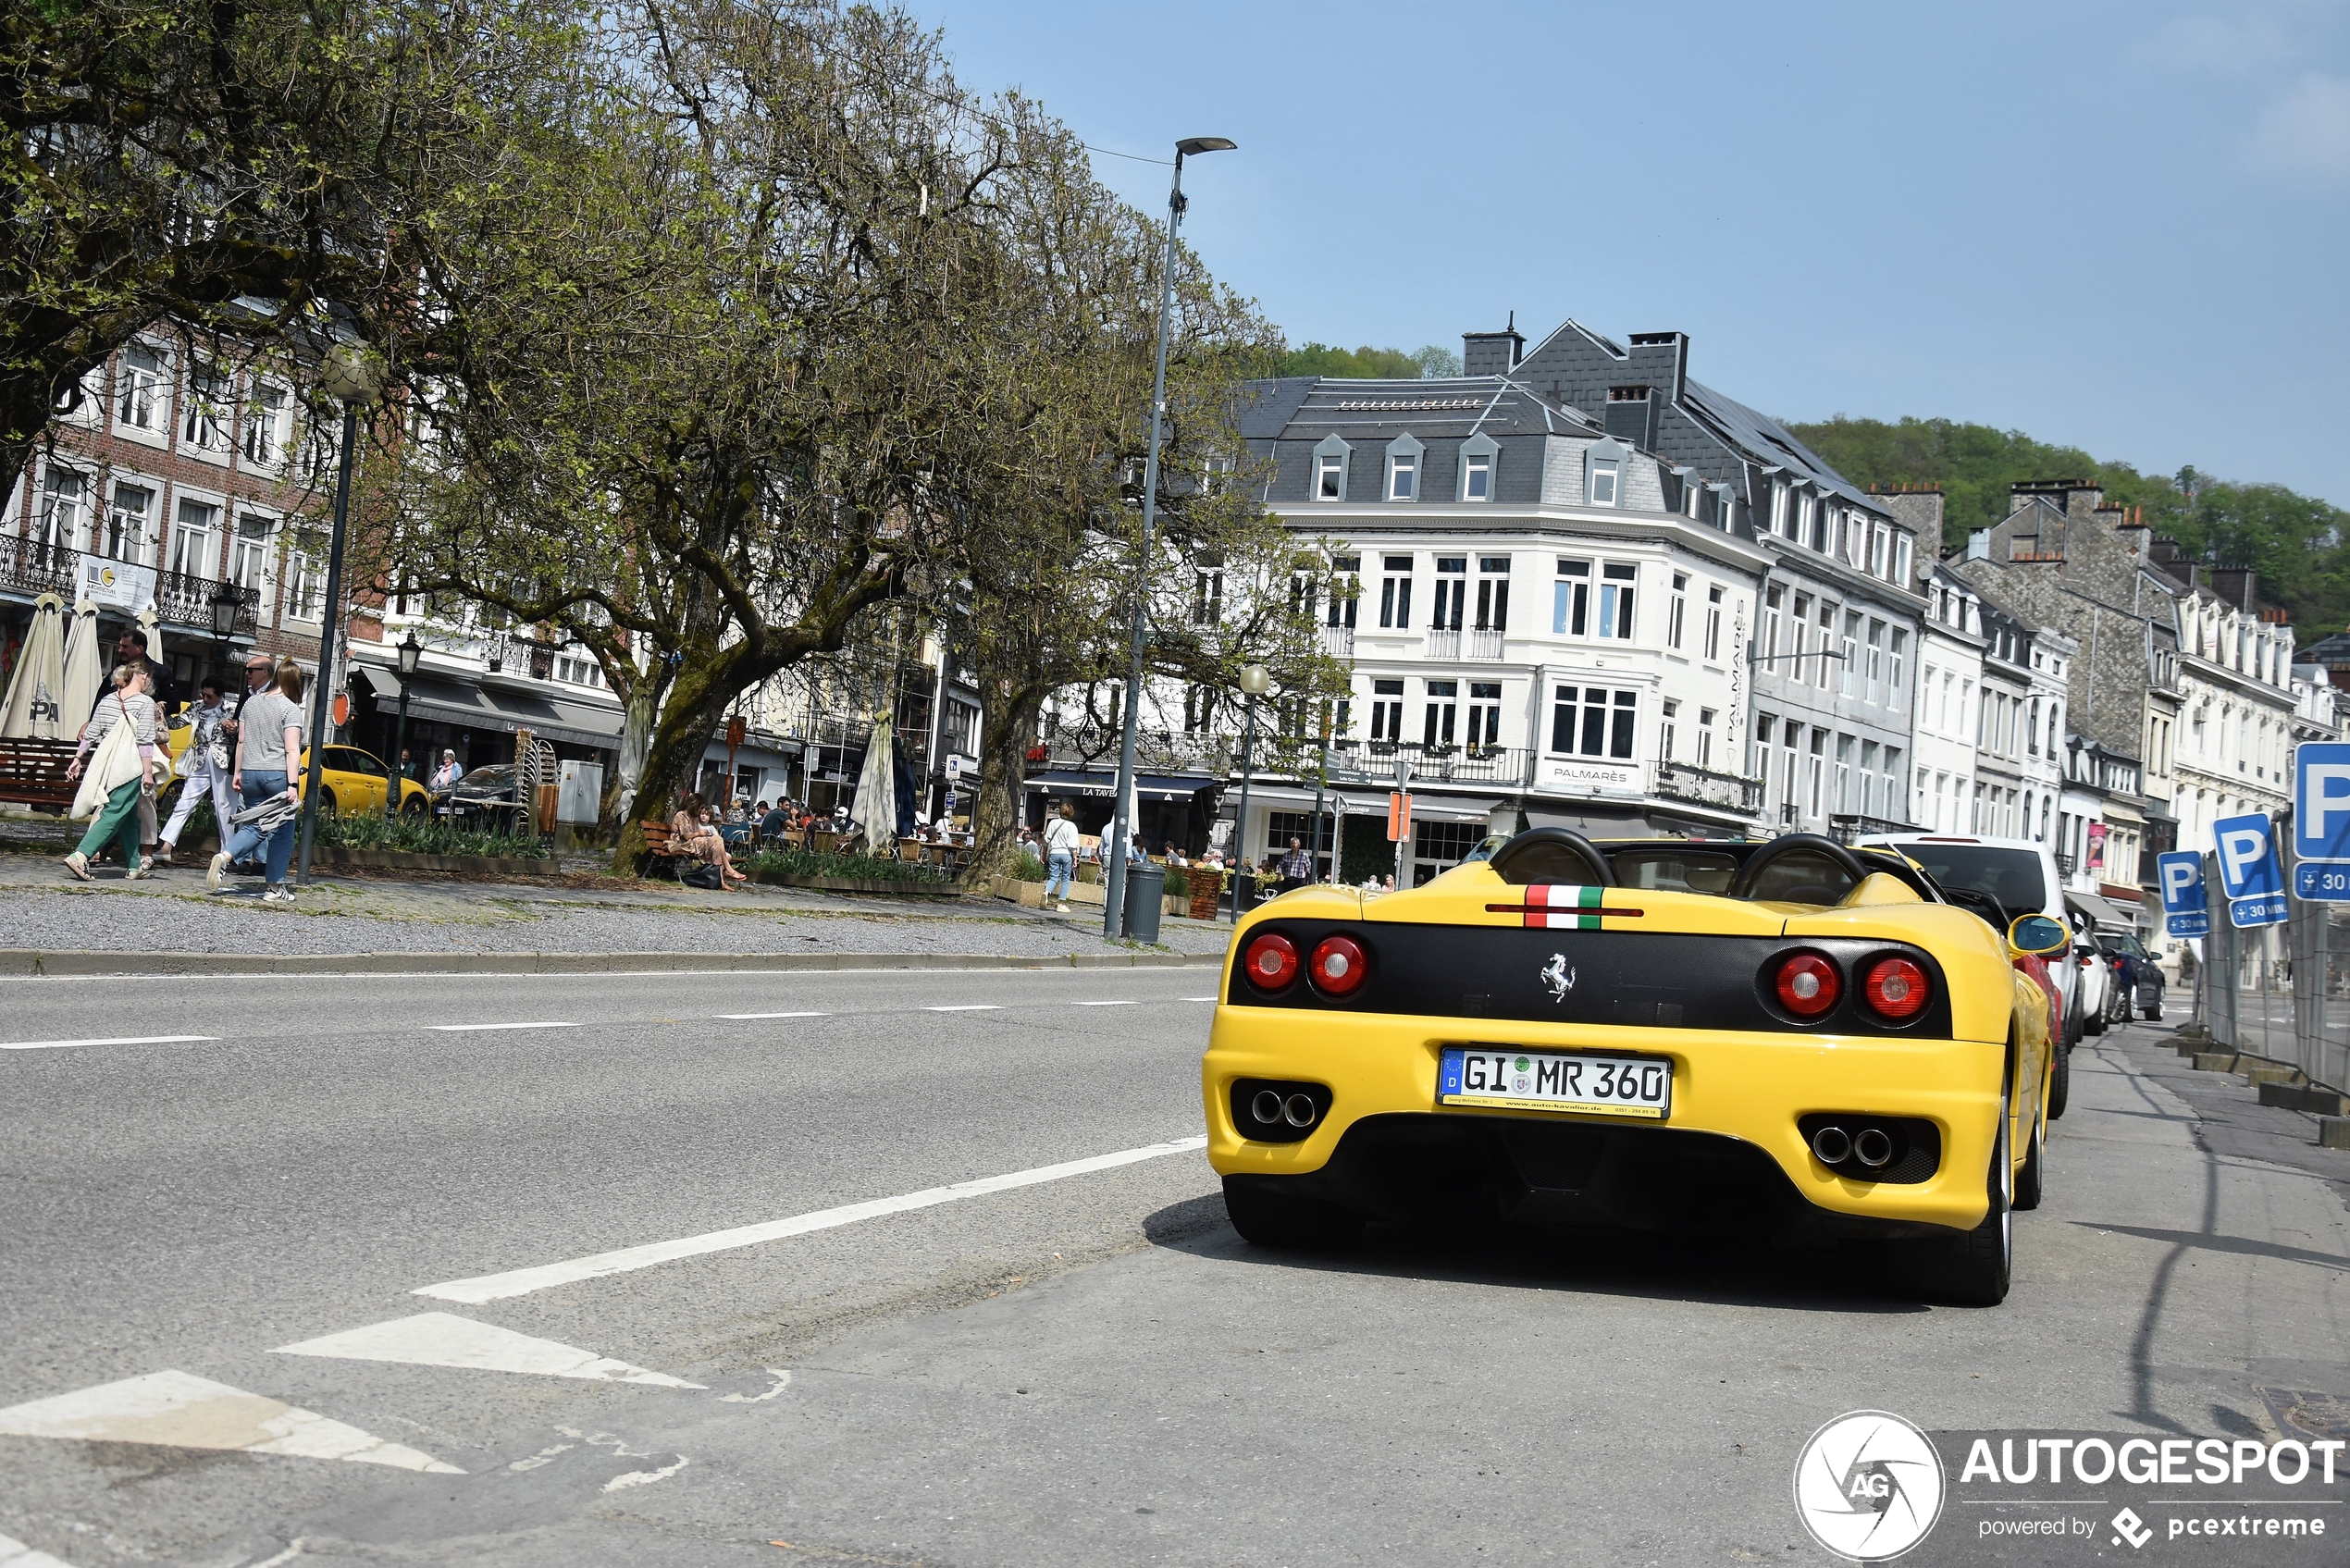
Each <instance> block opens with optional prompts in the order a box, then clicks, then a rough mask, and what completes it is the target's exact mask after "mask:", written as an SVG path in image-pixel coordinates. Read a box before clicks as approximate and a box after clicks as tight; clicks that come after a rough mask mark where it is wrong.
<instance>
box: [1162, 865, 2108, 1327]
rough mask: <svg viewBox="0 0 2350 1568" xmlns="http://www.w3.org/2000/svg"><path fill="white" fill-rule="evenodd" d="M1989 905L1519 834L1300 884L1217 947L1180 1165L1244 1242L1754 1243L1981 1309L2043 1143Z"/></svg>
mask: <svg viewBox="0 0 2350 1568" xmlns="http://www.w3.org/2000/svg"><path fill="white" fill-rule="evenodd" d="M1952 896H1957V895H1952ZM1985 902H1987V901H1985ZM1991 917H1998V918H2001V919H2004V912H2003V911H1998V910H1996V909H1992V910H1988V911H1985V910H1984V909H1981V908H1978V907H1972V906H1968V905H1964V904H1962V903H1959V902H1952V901H1950V900H1949V898H1946V896H1945V895H1944V894H1943V892H1942V890H1941V889H1940V888H1939V887H1938V886H1937V885H1936V883H1935V882H1934V881H1933V879H1932V878H1931V877H1929V876H1927V875H1926V874H1925V873H1924V872H1923V871H1922V870H1919V869H1918V868H1917V867H1916V866H1915V865H1913V864H1912V863H1911V862H1910V861H1909V860H1907V859H1905V858H1901V857H1900V856H1899V855H1898V854H1894V853H1890V852H1873V851H1867V850H1858V851H1856V850H1852V849H1848V848H1846V847H1845V846H1842V845H1840V844H1837V842H1836V841H1834V840H1833V839H1829V838H1824V837H1822V836H1819V835H1817V834H1810V833H1796V834H1790V835H1787V836H1786V837H1782V838H1778V839H1775V840H1772V841H1770V842H1768V843H1719V842H1699V841H1685V840H1680V839H1650V840H1639V841H1631V842H1609V843H1606V844H1604V845H1600V844H1594V843H1592V842H1591V841H1590V840H1589V839H1587V838H1584V837H1583V836H1581V835H1580V834H1577V833H1570V832H1568V831H1566V830H1565V829H1559V828H1537V829H1534V830H1532V831H1530V832H1527V833H1520V834H1518V835H1517V836H1516V837H1515V838H1513V839H1511V840H1510V841H1509V842H1508V843H1507V844H1506V845H1503V846H1501V847H1500V848H1499V849H1497V850H1496V851H1495V852H1494V853H1493V854H1492V856H1491V858H1490V859H1489V860H1482V861H1472V862H1470V863H1468V864H1466V865H1462V866H1459V867H1456V868H1454V869H1453V870H1450V871H1447V872H1446V873H1444V874H1443V875H1441V876H1440V877H1437V878H1436V879H1435V880H1433V881H1432V882H1429V883H1426V884H1425V885H1423V886H1421V887H1417V888H1415V889H1413V890H1411V891H1410V892H1407V893H1396V894H1390V895H1385V896H1383V897H1366V896H1364V895H1360V894H1356V893H1354V892H1350V891H1347V890H1344V889H1339V888H1309V889H1301V890H1299V891H1297V892H1294V893H1292V894H1289V895H1285V896H1283V897H1280V898H1278V899H1275V900H1273V901H1272V902H1270V903H1268V904H1267V905H1265V906H1264V907H1261V908H1259V909H1258V910H1257V911H1256V912H1255V913H1254V914H1253V915H1251V916H1250V917H1249V918H1248V919H1247V920H1244V921H1243V922H1242V925H1241V927H1240V929H1239V930H1238V931H1237V932H1235V933H1234V936H1233V940H1232V945H1231V952H1230V954H1229V955H1228V957H1227V958H1226V962H1225V975H1224V982H1223V992H1222V996H1221V1000H1220V1003H1219V1005H1218V1007H1217V1009H1216V1021H1215V1026H1214V1032H1213V1034H1212V1036H1211V1039H1210V1043H1209V1047H1208V1051H1207V1056H1206V1060H1205V1062H1204V1063H1203V1065H1202V1078H1203V1087H1204V1092H1205V1096H1206V1108H1207V1127H1208V1157H1209V1159H1210V1161H1211V1162H1212V1163H1213V1164H1214V1166H1215V1168H1216V1170H1217V1171H1218V1174H1219V1175H1221V1176H1222V1177H1223V1179H1224V1201H1225V1205H1226V1208H1227V1210H1228V1211H1229V1212H1230V1214H1231V1219H1232V1223H1233V1225H1234V1226H1235V1227H1236V1228H1238V1229H1239V1230H1240V1232H1241V1234H1242V1235H1243V1236H1244V1237H1246V1238H1247V1239H1248V1240H1250V1241H1255V1242H1260V1243H1265V1244H1271V1245H1314V1244H1331V1243H1336V1242H1341V1241H1345V1240H1348V1239H1349V1238H1351V1237H1352V1236H1354V1234H1355V1233H1357V1232H1358V1231H1359V1230H1360V1228H1361V1227H1362V1225H1363V1223H1364V1222H1365V1221H1366V1220H1408V1219H1413V1218H1416V1217H1437V1216H1457V1215H1460V1214H1462V1213H1464V1212H1470V1213H1477V1212H1482V1213H1484V1214H1488V1215H1502V1216H1511V1217H1514V1218H1520V1219H1526V1220H1529V1221H1534V1222H1538V1223H1545V1224H1549V1225H1553V1226H1562V1227H1629V1228H1703V1227H1709V1226H1715V1225H1725V1224H1742V1225H1756V1226H1761V1227H1762V1228H1766V1229H1768V1230H1769V1231H1771V1232H1772V1233H1773V1234H1775V1236H1777V1237H1778V1238H1780V1239H1782V1240H1786V1241H1792V1242H1796V1243H1798V1244H1828V1243H1836V1242H1840V1241H1887V1242H1895V1243H1899V1245H1900V1247H1901V1250H1903V1251H1905V1252H1907V1253H1909V1254H1910V1260H1911V1264H1912V1266H1913V1269H1914V1278H1916V1281H1917V1283H1918V1284H1919V1285H1920V1286H1921V1287H1922V1288H1923V1290H1925V1291H1926V1292H1927V1293H1928V1294H1930V1295H1933V1296H1936V1297H1938V1298H1941V1299H1946V1300H1950V1301H1955V1302H1961V1303H1976V1304H1983V1305H1989V1304H1993V1303H1997V1302H1999V1301H2000V1300H2002V1299H2003V1298H2004V1297H2005V1296H2006V1294H2007V1290H2008V1278H2009V1270H2010V1256H2011V1253H2012V1229H2011V1225H2010V1212H2011V1211H2012V1210H2014V1209H2028V1208H2031V1207H2033V1206H2035V1204H2038V1202H2039V1201H2040V1187H2041V1181H2042V1172H2043V1159H2042V1152H2043V1149H2044V1147H2045V1145H2046V1142H2047V1085H2048V1078H2049V1073H2050V1070H2051V1066H2052V1055H2051V1052H2050V1050H2049V1044H2048V1006H2047V995H2046V993H2045V992H2044V991H2043V990H2042V989H2041V987H2040V985H2039V984H2038V982H2036V981H2035V980H2034V979H2032V978H2030V977H2029V976H2028V975H2027V974H2025V973H2022V972H2019V966H2021V967H2022V968H2024V969H2029V968H2031V967H2032V966H2033V959H2034V956H2035V954H2042V953H2047V952H2052V951H2059V950H2060V949H2061V948H2062V946H2063V945H2064V943H2065V942H2066V940H2067V939H2068V938H2067V935H2066V933H2065V932H2064V930H2063V928H2062V927H2061V926H2060V925H2059V924H2058V923H2057V922H2056V921H2054V920H2048V919H2047V918H2046V917H2045V916H2037V915H2025V916H2023V917H2022V918H2019V919H2017V920H2015V921H2014V922H2013V923H2012V924H2011V925H2009V926H2008V927H2007V929H2006V930H2005V931H2004V932H2002V930H2001V929H2000V928H1999V926H1997V925H1995V924H1993V923H1991ZM2044 927H2045V928H2046V929H2042V928H2044Z"/></svg>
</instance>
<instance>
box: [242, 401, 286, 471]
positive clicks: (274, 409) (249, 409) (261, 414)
mask: <svg viewBox="0 0 2350 1568" xmlns="http://www.w3.org/2000/svg"><path fill="white" fill-rule="evenodd" d="M292 418H293V414H292V399H291V396H290V395H289V394H288V393H287V391H286V389H284V388H283V387H279V386H276V385H274V384H272V383H270V382H267V381H261V380H256V381H254V384H253V396H252V398H251V399H250V400H249V401H247V402H246V403H245V440H244V451H245V461H246V462H247V463H254V464H256V465H258V466H261V467H265V468H274V467H276V466H277V465H278V463H279V462H281V461H282V460H283V459H284V457H285V451H286V441H287V438H288V435H289V432H290V429H291V424H292Z"/></svg>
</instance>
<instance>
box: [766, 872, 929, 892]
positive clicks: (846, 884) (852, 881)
mask: <svg viewBox="0 0 2350 1568" xmlns="http://www.w3.org/2000/svg"><path fill="white" fill-rule="evenodd" d="M757 880H758V881H759V882H760V883H761V884H763V885H765V886H768V887H812V888H816V889H818V890H819V891H821V892H824V893H886V894H889V895H892V896H894V897H914V898H960V897H961V896H962V895H963V890H962V888H961V887H960V886H959V885H958V884H957V883H951V882H876V881H872V880H869V879H867V878H864V877H810V876H795V875H790V874H785V875H782V876H764V877H760V878H759V879H757Z"/></svg>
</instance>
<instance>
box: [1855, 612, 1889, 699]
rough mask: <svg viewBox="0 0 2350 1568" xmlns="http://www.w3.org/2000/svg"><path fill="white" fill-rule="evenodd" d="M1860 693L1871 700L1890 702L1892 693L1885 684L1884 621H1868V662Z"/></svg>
mask: <svg viewBox="0 0 2350 1568" xmlns="http://www.w3.org/2000/svg"><path fill="white" fill-rule="evenodd" d="M1862 695H1863V696H1865V697H1866V698H1868V699H1869V700H1870V701H1871V702H1890V701H1891V700H1892V698H1893V694H1892V693H1891V692H1890V691H1888V690H1886V686H1885V623H1884V622H1882V621H1874V620H1873V621H1871V622H1870V623H1869V662H1868V668H1867V670H1866V671H1865V672H1864V673H1863V681H1862Z"/></svg>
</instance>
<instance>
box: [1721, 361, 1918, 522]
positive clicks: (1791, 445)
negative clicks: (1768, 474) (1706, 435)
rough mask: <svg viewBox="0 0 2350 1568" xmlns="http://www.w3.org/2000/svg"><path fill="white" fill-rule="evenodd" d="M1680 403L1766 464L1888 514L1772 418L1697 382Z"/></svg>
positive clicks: (1879, 502)
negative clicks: (1784, 469) (1775, 465)
mask: <svg viewBox="0 0 2350 1568" xmlns="http://www.w3.org/2000/svg"><path fill="white" fill-rule="evenodd" d="M1681 401H1682V405H1683V406H1684V407H1685V408H1687V409H1688V410H1689V412H1691V413H1693V414H1696V415H1697V416H1698V417H1699V418H1701V419H1702V420H1704V421H1706V422H1707V423H1709V424H1711V425H1713V426H1715V427H1716V428H1717V429H1718V430H1720V432H1721V433H1722V435H1723V436H1725V438H1728V440H1729V441H1730V442H1731V444H1732V445H1734V446H1738V447H1742V448H1744V449H1745V450H1746V451H1749V452H1750V453H1752V454H1753V455H1755V456H1757V457H1759V458H1761V459H1762V461H1763V462H1765V463H1777V464H1778V465H1779V466H1781V467H1783V468H1786V469H1787V470H1789V471H1790V472H1791V473H1793V474H1794V475H1796V476H1797V477H1799V478H1806V479H1810V480H1812V481H1813V482H1814V483H1815V484H1817V485H1819V486H1820V487H1821V488H1823V489H1826V490H1831V491H1834V492H1835V493H1836V494H1837V495H1838V496H1840V497H1842V498H1843V499H1844V500H1848V501H1850V502H1852V503H1853V504H1854V505H1856V506H1859V507H1861V508H1862V509H1863V510H1865V511H1869V512H1883V511H1884V510H1885V502H1884V500H1882V499H1881V498H1879V497H1874V496H1871V495H1870V494H1869V493H1868V492H1867V491H1865V490H1863V489H1861V488H1860V487H1859V486H1857V485H1855V484H1853V483H1852V481H1851V480H1849V479H1847V478H1846V477H1845V476H1844V475H1841V474H1838V473H1837V471H1836V470H1835V469H1833V468H1831V467H1829V466H1828V461H1827V459H1825V458H1824V457H1822V456H1821V455H1820V454H1819V453H1818V452H1815V451H1812V449H1811V448H1810V447H1807V446H1805V445H1804V444H1803V443H1802V442H1801V441H1800V440H1797V439H1796V438H1795V433H1794V432H1793V431H1792V430H1789V429H1788V428H1787V426H1784V425H1782V424H1780V423H1779V422H1778V421H1777V420H1775V419H1773V418H1772V417H1771V416H1770V415H1769V414H1758V413H1756V412H1755V411H1754V410H1752V409H1750V408H1749V407H1747V406H1746V405H1745V404H1744V403H1742V402H1740V401H1738V400H1737V399H1736V398H1732V397H1728V396H1725V394H1723V393H1721V392H1717V391H1715V390H1714V389H1713V388H1711V387H1708V386H1706V385H1704V384H1703V383H1702V382H1700V381H1695V380H1692V381H1690V382H1688V386H1687V389H1686V390H1685V391H1684V393H1683V396H1682V400H1681Z"/></svg>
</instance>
